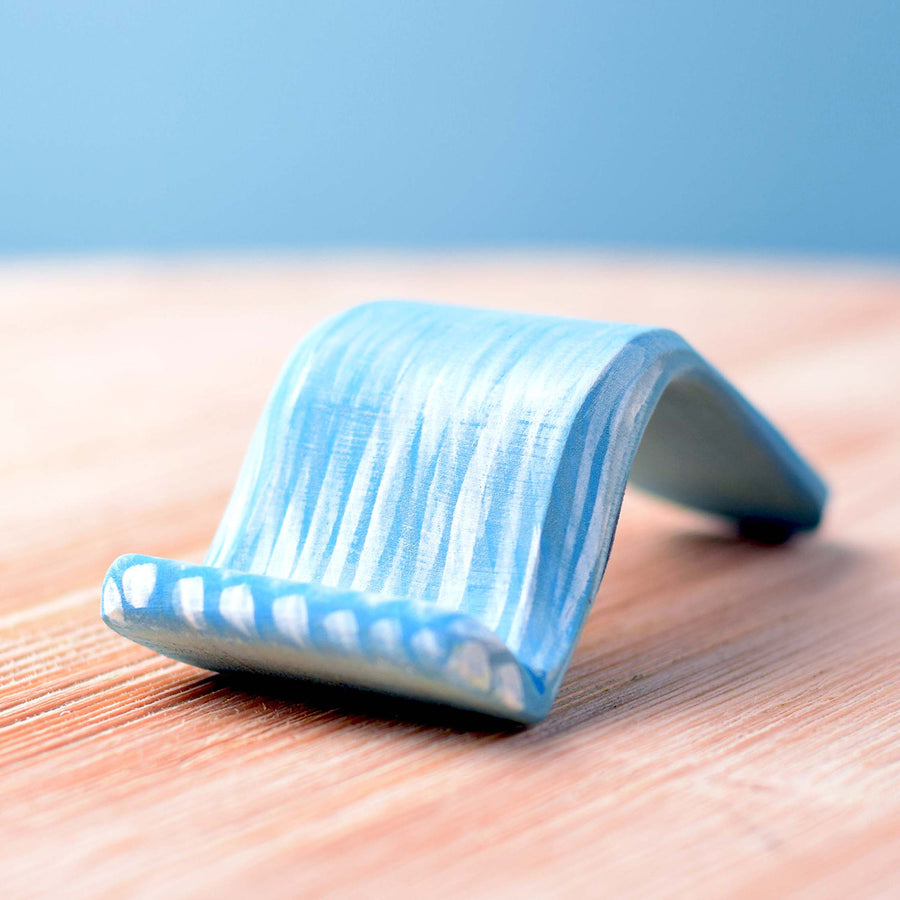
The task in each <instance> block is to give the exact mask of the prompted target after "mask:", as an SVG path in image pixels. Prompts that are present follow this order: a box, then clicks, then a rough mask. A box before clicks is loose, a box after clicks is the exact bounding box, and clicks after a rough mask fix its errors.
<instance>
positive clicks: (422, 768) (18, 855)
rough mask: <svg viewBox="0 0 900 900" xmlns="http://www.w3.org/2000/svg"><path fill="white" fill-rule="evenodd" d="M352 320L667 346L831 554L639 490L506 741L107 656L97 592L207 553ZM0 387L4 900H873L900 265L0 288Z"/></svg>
mask: <svg viewBox="0 0 900 900" xmlns="http://www.w3.org/2000/svg"><path fill="white" fill-rule="evenodd" d="M377 296H407V297H418V298H427V299H434V300H447V301H453V302H458V303H465V304H470V305H488V306H494V307H507V308H515V309H522V310H533V311H543V312H553V313H559V314H566V315H577V316H583V317H590V318H599V319H619V320H628V321H637V322H645V323H649V324H655V325H665V326H669V327H672V328H674V329H675V330H677V331H679V332H680V333H682V334H683V335H684V336H685V337H686V338H688V340H690V341H691V342H692V343H693V344H694V345H695V346H696V348H697V349H698V350H699V351H700V352H701V353H703V354H704V355H705V356H707V358H709V359H710V360H711V361H712V362H713V363H715V364H717V365H718V366H719V367H720V368H721V369H722V370H723V371H724V372H725V373H726V375H727V376H729V377H730V378H731V379H732V380H734V381H735V383H736V384H737V385H738V386H740V387H741V388H742V389H743V390H744V391H745V393H746V394H747V395H748V396H749V397H750V398H751V399H752V400H753V401H754V402H756V403H757V404H758V405H759V406H760V407H761V408H762V409H763V410H764V411H765V412H767V413H768V414H770V415H771V417H772V418H773V419H774V421H775V422H776V423H777V424H778V425H780V426H781V427H782V428H784V430H785V431H786V432H787V433H788V435H789V436H790V437H791V438H792V439H793V440H794V442H795V443H796V444H797V446H798V447H799V448H800V449H801V451H803V452H804V453H805V454H806V455H807V456H808V457H809V459H810V460H811V461H812V462H813V463H814V464H815V465H816V466H817V467H818V468H819V469H820V471H821V472H822V473H823V474H824V476H825V478H826V479H827V480H828V482H829V484H830V486H831V488H832V491H833V497H832V503H831V506H830V508H829V510H828V516H827V520H826V524H825V526H824V528H823V529H822V531H821V532H820V533H818V534H816V535H814V536H809V537H806V538H803V539H800V540H797V541H796V542H794V543H793V544H790V545H788V546H786V547H782V548H775V549H765V548H760V547H756V546H753V545H750V544H745V543H740V542H737V541H735V540H733V539H731V538H730V537H729V536H728V535H727V532H725V531H723V530H722V528H721V527H720V526H719V525H717V524H716V523H715V522H711V521H708V520H706V519H703V518H701V517H699V516H695V515H692V514H690V513H687V512H683V511H679V510H675V509H671V508H668V507H666V506H663V505H662V504H660V503H657V502H656V501H653V500H652V499H648V498H645V497H642V496H640V495H638V494H636V493H633V492H630V493H629V495H628V497H627V498H626V502H625V506H624V510H623V515H622V520H621V524H620V528H619V533H618V535H617V538H616V543H615V546H614V548H613V553H612V559H611V563H610V567H609V570H608V572H607V575H606V578H605V579H604V582H603V586H602V588H601V591H600V595H599V597H598V600H597V603H596V606H595V607H594V610H593V612H592V614H591V616H590V619H589V622H588V625H587V628H586V631H585V633H584V635H583V637H582V640H581V642H580V644H579V647H578V650H577V652H576V655H575V659H574V662H573V665H572V669H571V671H570V673H569V676H568V678H567V679H566V682H565V685H564V687H563V690H562V693H561V695H560V697H559V700H558V702H557V705H556V707H555V708H554V710H553V712H552V713H551V715H550V716H549V718H548V719H547V720H546V721H545V722H544V723H543V724H541V725H539V726H537V727H534V728H531V729H528V730H525V731H521V732H517V733H512V734H492V733H482V732H478V731H471V730H466V729H465V728H464V727H462V725H463V724H465V723H453V724H454V726H455V727H448V726H447V725H445V724H444V722H443V720H442V719H441V718H440V716H439V715H434V714H433V713H432V714H429V713H428V712H427V711H426V712H422V711H421V710H419V711H417V710H415V709H408V708H400V709H399V710H397V709H394V708H393V707H390V708H386V709H382V708H377V709H375V710H374V711H373V710H369V709H367V708H366V707H365V706H364V705H362V704H361V703H360V702H359V699H358V698H353V697H345V696H343V695H341V694H340V693H339V692H337V693H335V692H321V691H319V692H309V691H307V690H306V689H304V688H302V687H300V688H294V689H292V690H283V689H279V688H274V687H271V688H270V689H266V690H265V691H262V692H261V689H260V687H259V686H258V685H247V684H243V683H240V682H238V683H235V682H234V681H230V680H228V679H225V678H222V677H220V676H215V675H211V674H209V673H205V672H201V671H199V670H196V669H191V668H190V667H188V666H184V665H181V664H178V663H174V662H172V661H170V660H168V659H165V658H163V657H159V656H156V655H154V654H153V653H151V652H150V651H148V650H146V649H144V648H142V647H138V646H136V645H133V644H130V643H129V642H127V641H125V640H124V639H123V638H121V637H119V636H118V635H116V634H114V633H113V632H111V631H109V630H108V629H106V628H105V627H104V626H103V624H102V623H101V622H100V619H99V597H98V588H99V584H100V581H101V579H102V577H103V574H104V571H105V569H106V566H107V565H108V564H109V563H110V562H111V561H112V559H113V558H114V557H115V556H116V555H117V554H119V553H123V552H128V551H134V552H142V553H148V554H153V555H159V556H168V557H173V558H181V559H199V558H200V557H201V556H202V554H203V552H204V550H205V548H206V546H207V544H208V543H209V541H210V539H211V537H212V533H213V530H214V528H215V525H216V523H217V521H218V519H219V517H220V515H221V513H222V511H223V508H224V504H225V501H226V499H227V496H228V493H229V491H230V488H231V486H232V485H233V483H234V479H235V476H236V473H237V469H238V466H239V463H240V460H241V458H242V456H243V453H244V450H245V448H246V444H247V441H248V440H249V435H250V430H251V428H252V426H253V424H254V422H255V419H256V417H257V416H258V414H259V413H260V411H261V408H262V403H263V401H264V398H265V396H266V394H267V392H268V390H269V388H270V386H271V385H272V383H273V382H274V379H275V376H276V374H277V372H278V370H279V368H280V366H281V365H282V363H283V361H284V359H285V357H286V355H287V353H288V351H289V350H290V348H291V347H292V345H293V344H294V343H295V342H296V341H297V340H298V339H299V338H301V337H302V336H303V334H304V333H305V332H306V331H307V330H308V329H309V328H310V327H311V326H312V325H313V324H314V323H315V322H317V321H319V320H321V319H322V318H324V317H325V316H327V315H329V314H330V313H332V312H335V311H336V310H338V309H341V308H344V307H346V306H348V305H351V304H353V303H356V302H359V301H361V300H364V299H369V298H372V297H377ZM0 379H2V380H0V384H2V386H3V387H2V390H0V422H3V436H2V441H0V574H2V585H3V589H2V591H0V798H2V800H0V896H2V897H4V898H5V897H19V896H23V897H24V896H38V895H40V896H47V895H53V896H65V897H87V896H110V897H116V896H148V897H162V896H165V897H173V896H197V897H209V896H220V897H221V896H228V897H231V896H235V897H239V896H264V895H273V896H288V897H296V896H323V895H327V894H333V895H337V896H385V895H389V896H429V897H443V896H486V895H492V896H526V897H528V896H541V897H561V896H585V897H596V896H626V897H660V896H680V897H692V898H694V897H701V898H702V897H721V896H738V897H771V896H787V895H790V896H800V897H854V898H856V897H866V896H900V271H897V270H894V271H891V270H890V269H886V268H885V269H881V270H878V269H875V268H871V267H864V266H853V267H851V266H821V265H813V264H802V265H790V264H787V263H782V264H778V265H775V264H761V263H752V262H743V263H700V262H681V263H675V262H671V261H670V262H665V261H652V260H640V259H635V260H622V259H607V258H603V257H599V256H597V257H591V256H587V255H570V256H566V255H549V254H543V255H542V254H519V255H516V254H500V255H485V256H444V257H440V256H435V257H416V258H404V257H394V258H391V257H387V258H385V257H382V258H378V257H368V258H363V257H358V256H347V257H331V258H323V259H315V258H310V259H299V260H298V259H293V260H292V259H288V258H283V259H275V260H268V261H253V260H245V261H241V262H235V261H231V262H229V261H223V260H216V259H206V260H184V261H169V262H147V261H115V262H54V263H42V262H29V263H10V262H7V263H4V264H3V265H2V266H0ZM398 716H399V718H398Z"/></svg>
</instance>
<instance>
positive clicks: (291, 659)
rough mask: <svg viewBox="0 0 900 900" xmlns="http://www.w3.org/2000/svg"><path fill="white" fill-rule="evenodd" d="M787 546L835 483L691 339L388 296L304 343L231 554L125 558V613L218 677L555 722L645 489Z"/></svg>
mask: <svg viewBox="0 0 900 900" xmlns="http://www.w3.org/2000/svg"><path fill="white" fill-rule="evenodd" d="M629 475H630V477H631V478H632V480H633V481H634V483H635V484H637V485H639V486H641V487H643V488H646V489H647V490H649V491H652V492H653V493H656V494H659V495H661V496H663V497H667V498H669V499H671V500H674V501H677V502H679V503H683V504H687V505H689V506H693V507H696V508H698V509H701V510H705V511H707V512H709V513H713V514H717V515H720V516H725V517H728V518H730V519H733V520H735V521H736V522H737V523H739V524H740V525H741V527H742V528H743V530H744V531H745V532H747V533H749V534H751V535H755V536H757V537H760V538H762V539H771V538H775V539H780V538H786V537H788V536H789V535H790V534H792V533H793V532H795V531H799V530H803V529H811V528H815V527H816V525H817V524H818V522H819V519H820V516H821V513H822V508H823V504H824V499H825V488H824V486H823V484H822V482H821V481H820V480H819V479H818V477H817V476H816V475H815V474H814V473H813V472H812V470H811V469H810V468H809V467H808V466H807V465H806V464H805V463H804V462H803V460H802V459H801V458H800V457H799V456H798V455H797V454H796V453H795V452H794V451H793V450H792V449H791V448H790V447H789V446H788V444H787V443H786V442H785V441H784V440H783V439H782V437H781V436H780V435H779V434H778V433H777V432H776V431H775V430H774V429H773V428H772V426H771V425H769V423H768V422H767V421H766V420H765V419H763V418H762V417H761V416H760V415H759V414H758V413H757V412H756V411H755V410H754V409H753V408H752V407H751V406H750V405H749V404H748V403H747V402H746V401H745V400H744V399H743V398H742V397H741V396H740V394H738V393H737V392H736V391H735V390H734V389H733V388H732V387H730V386H729V385H728V383H726V381H725V380H724V379H723V378H722V376H720V375H719V374H718V373H717V372H716V371H715V370H714V369H713V368H712V367H711V366H709V365H708V364H707V363H706V362H704V360H703V359H701V357H700V356H698V354H697V353H696V352H695V351H694V350H692V349H691V348H690V346H688V344H687V343H685V341H683V340H682V339H681V338H680V337H678V335H676V334H674V333H673V332H671V331H666V330H660V329H653V328H646V327H638V326H633V325H621V324H612V323H605V322H587V321H578V320H573V319H563V318H553V317H545V316H533V315H524V314H512V313H508V312H492V311H485V310H473V309H462V308H455V307H449V306H432V305H428V304H422V303H411V302H380V303H371V304H366V305H363V306H359V307H356V308H355V309H351V310H350V311H348V312H346V313H343V314H341V315H338V316H336V317H334V318H332V319H330V320H328V321H326V322H325V323H324V324H322V325H320V326H319V327H318V328H317V329H316V330H315V331H314V332H313V333H311V334H310V335H309V336H308V337H307V338H306V339H305V340H303V341H302V342H301V343H300V345H299V346H298V347H297V349H296V351H295V352H294V354H293V356H292V357H291V359H290V361H289V362H288V364H287V367H286V368H285V370H284V372H283V373H282V375H281V378H280V379H279V381H278V383H277V385H276V387H275V390H274V392H273V394H272V396H271V398H270V400H269V402H268V405H267V407H266V409H265V411H264V413H263V416H262V420H261V421H260V423H259V425H258V427H257V429H256V432H255V434H254V437H253V440H252V443H251V445H250V449H249V451H248V455H247V459H246V461H245V463H244V466H243V469H242V471H241V474H240V477H239V479H238V482H237V486H236V488H235V491H234V495H233V496H232V498H231V501H230V504H229V506H228V509H227V511H226V513H225V517H224V518H223V520H222V523H221V525H220V527H219V530H218V533H217V534H216V537H215V540H214V541H213V545H212V547H211V548H210V551H209V554H208V556H207V558H206V562H205V564H203V565H194V564H189V563H183V562H173V561H171V560H167V559H155V558H152V557H147V556H134V555H129V556H123V557H120V558H119V559H117V560H116V561H115V562H114V563H113V565H112V567H111V568H110V570H109V573H108V574H107V576H106V581H105V582H104V585H103V604H102V605H103V618H104V619H105V621H106V622H107V624H109V625H110V626H111V627H112V628H114V629H115V630H116V631H118V632H119V633H120V634H123V635H125V636H126V637H129V638H131V639H132V640H134V641H137V642H138V643H141V644H144V645H145V646H147V647H151V648H153V649H154V650H157V651H159V652H160V653H164V654H166V655H167V656H171V657H173V658H174V659H179V660H183V661H184V662H188V663H191V664H193V665H196V666H200V667H203V668H206V669H213V670H219V671H222V670H244V671H247V670H249V671H252V672H261V673H271V674H277V675H287V676H296V677H303V678H313V679H318V680H323V681H328V682H337V683H341V684H348V685H355V686H360V687H367V688H374V689H377V690H381V691H385V692H389V693H392V694H398V695H403V696H410V697H416V698H421V699H426V700H433V701H439V702H443V703H447V704H452V705H454V706H458V707H462V708H467V709H472V710H478V711H481V712H485V713H489V714H492V715H496V716H501V717H504V718H507V719H512V720H516V721H520V722H534V721H537V720H539V719H541V718H543V717H544V716H545V715H546V714H547V711H548V710H549V709H550V706H551V704H552V703H553V699H554V697H555V696H556V693H557V690H558V689H559V685H560V682H561V680H562V678H563V675H564V674H565V671H566V668H567V666H568V664H569V659H570V657H571V655H572V651H573V648H574V646H575V642H576V640H577V638H578V635H579V632H580V631H581V628H582V626H583V624H584V621H585V617H586V615H587V612H588V610H589V608H590V605H591V602H592V600H593V598H594V595H595V594H596V593H597V589H598V587H599V584H600V579H601V577H602V575H603V570H604V567H605V565H606V560H607V557H608V555H609V550H610V546H611V544H612V539H613V533H614V531H615V527H616V521H617V518H618V515H619V508H620V506H621V503H622V495H623V492H624V490H625V483H626V480H627V479H628V477H629Z"/></svg>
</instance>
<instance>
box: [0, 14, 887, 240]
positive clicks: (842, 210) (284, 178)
mask: <svg viewBox="0 0 900 900" xmlns="http://www.w3.org/2000/svg"><path fill="white" fill-rule="evenodd" d="M898 162H900V3H897V2H866V0H863V2H859V0H855V2H850V0H847V2H843V3H839V2H835V0H819V2H813V0H788V2H785V0H777V2H776V0H756V2H731V3H728V2H726V3H722V2H712V0H709V2H703V0H684V2H676V3H673V2H658V3H656V2H645V3H641V2H635V0H632V2H615V3H613V2H593V3H590V2H584V3H573V2H550V0H547V2H523V0H516V2H512V0H508V2H506V0H504V2H488V0H484V2H459V0H456V2H439V3H433V2H422V3H413V2H409V3H397V2H371V3H360V2H352V3H342V2H326V0H322V2H316V3H305V2H300V0H295V2H283V3H282V2H252V3H251V2H244V3H241V2H233V0H223V2H207V3H199V2H187V3H186V2H177V3H176V2H159V0H156V2H152V3H150V2H147V3H125V2H119V3H102V2H98V0H86V2H82V3H63V2H57V3H47V2H36V0H7V2H5V3H3V4H2V5H0V253H3V254H7V255H8V254H17V253H22V252H31V251H50V252H55V251H63V252H70V251H82V250H87V251H109V250H122V249H139V250H140V249H145V250H173V249H176V250H181V249H184V250H190V249H199V248H223V249H227V248H233V247H242V248H245V247H246V248H282V247H291V248H293V247H300V248H306V247H336V246H337V247H343V246H358V245H365V246H388V247H395V246H413V247H419V246H429V247H430V246H472V245H515V244H551V245H552V244H579V245H602V246H616V247H639V248H644V247H650V248H668V249H681V248H687V249H692V250H693V249H699V250H720V249H737V250H764V251H801V252H812V253H828V252H834V251H839V252H844V253H850V254H872V255H881V256H896V255H898V254H900V175H898Z"/></svg>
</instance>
